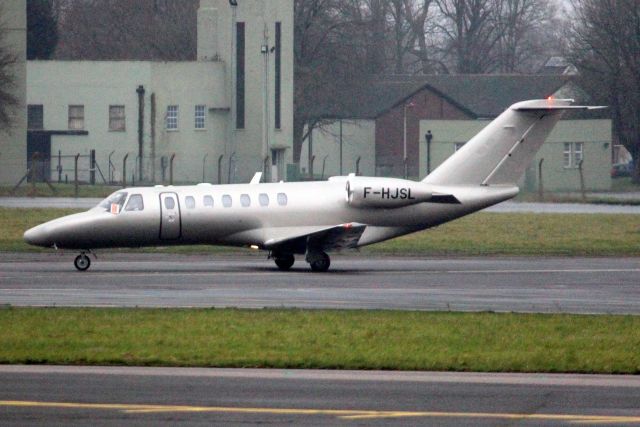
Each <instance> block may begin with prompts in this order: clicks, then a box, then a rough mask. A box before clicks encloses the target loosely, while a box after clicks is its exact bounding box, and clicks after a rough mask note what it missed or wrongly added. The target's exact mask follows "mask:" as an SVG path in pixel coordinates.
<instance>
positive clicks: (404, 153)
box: [402, 102, 416, 179]
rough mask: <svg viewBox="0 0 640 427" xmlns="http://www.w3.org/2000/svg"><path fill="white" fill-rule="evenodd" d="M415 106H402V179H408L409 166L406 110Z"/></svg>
mask: <svg viewBox="0 0 640 427" xmlns="http://www.w3.org/2000/svg"><path fill="white" fill-rule="evenodd" d="M415 106H416V104H414V103H413V102H410V103H408V104H404V108H403V113H404V114H403V119H404V134H403V138H402V147H403V148H402V163H403V164H404V179H407V178H408V177H409V165H408V164H407V108H413V107H415Z"/></svg>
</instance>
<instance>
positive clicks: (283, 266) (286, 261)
mask: <svg viewBox="0 0 640 427" xmlns="http://www.w3.org/2000/svg"><path fill="white" fill-rule="evenodd" d="M273 260H274V261H275V263H276V265H277V266H278V268H279V269H280V270H282V271H287V270H289V269H290V268H291V266H292V265H293V263H294V262H295V258H294V256H293V255H292V254H278V255H276V256H274V257H273Z"/></svg>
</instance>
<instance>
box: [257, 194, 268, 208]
mask: <svg viewBox="0 0 640 427" xmlns="http://www.w3.org/2000/svg"><path fill="white" fill-rule="evenodd" d="M258 201H259V202H260V206H269V196H268V195H266V194H265V193H260V195H259V196H258Z"/></svg>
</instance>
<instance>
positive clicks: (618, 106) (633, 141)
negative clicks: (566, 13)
mask: <svg viewBox="0 0 640 427" xmlns="http://www.w3.org/2000/svg"><path fill="white" fill-rule="evenodd" d="M572 5H573V13H574V22H575V24H574V25H573V27H572V28H571V31H570V37H571V44H570V49H571V54H572V60H573V62H574V63H575V64H576V65H577V66H578V68H579V70H580V72H581V75H582V76H583V81H584V84H585V86H586V87H588V88H590V89H591V90H590V93H591V94H592V95H593V96H594V97H595V98H596V100H597V101H600V102H605V103H608V104H609V105H610V107H611V109H612V116H613V126H614V131H615V134H616V136H617V138H618V140H619V142H620V143H621V144H622V145H624V147H625V148H626V149H627V150H628V151H629V153H631V156H632V157H633V159H634V160H635V170H634V172H633V180H634V182H636V183H640V161H639V160H640V2H638V1H637V0H573V1H572Z"/></svg>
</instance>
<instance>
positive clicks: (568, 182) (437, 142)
mask: <svg viewBox="0 0 640 427" xmlns="http://www.w3.org/2000/svg"><path fill="white" fill-rule="evenodd" d="M488 123H489V121H484V120H477V121H476V120H422V121H420V133H421V134H425V133H426V132H427V130H431V133H432V134H433V140H432V143H431V170H433V169H435V168H436V167H437V166H438V165H439V164H440V163H442V162H443V161H444V160H445V159H446V158H447V157H449V156H451V155H452V154H453V153H454V152H455V144H456V143H463V142H466V141H468V140H469V139H471V137H473V136H474V135H475V134H476V133H478V132H479V131H480V130H481V129H482V128H483V127H484V126H486V125H487V124H488ZM565 142H583V143H584V162H583V173H584V177H585V186H586V188H587V189H589V190H601V191H606V190H609V189H610V188H611V176H610V169H611V162H610V152H611V146H610V144H611V120H561V121H560V122H559V123H558V124H557V125H556V127H555V128H554V129H553V131H552V132H551V134H550V135H549V138H547V141H546V142H545V144H544V145H543V146H542V149H541V150H540V151H539V152H538V154H537V156H536V158H535V159H534V161H533V163H532V165H531V167H530V168H529V170H527V173H526V174H525V177H523V178H522V180H521V182H520V185H521V187H524V188H526V189H527V190H530V191H535V190H537V185H538V179H537V175H538V163H539V161H540V159H544V161H543V164H542V165H543V166H542V176H543V183H544V188H545V190H549V191H576V190H579V189H580V175H579V172H578V169H577V168H565V167H564V166H563V150H564V143H565ZM426 145H427V144H426V141H421V142H420V175H421V176H426V174H427V146H426Z"/></svg>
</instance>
